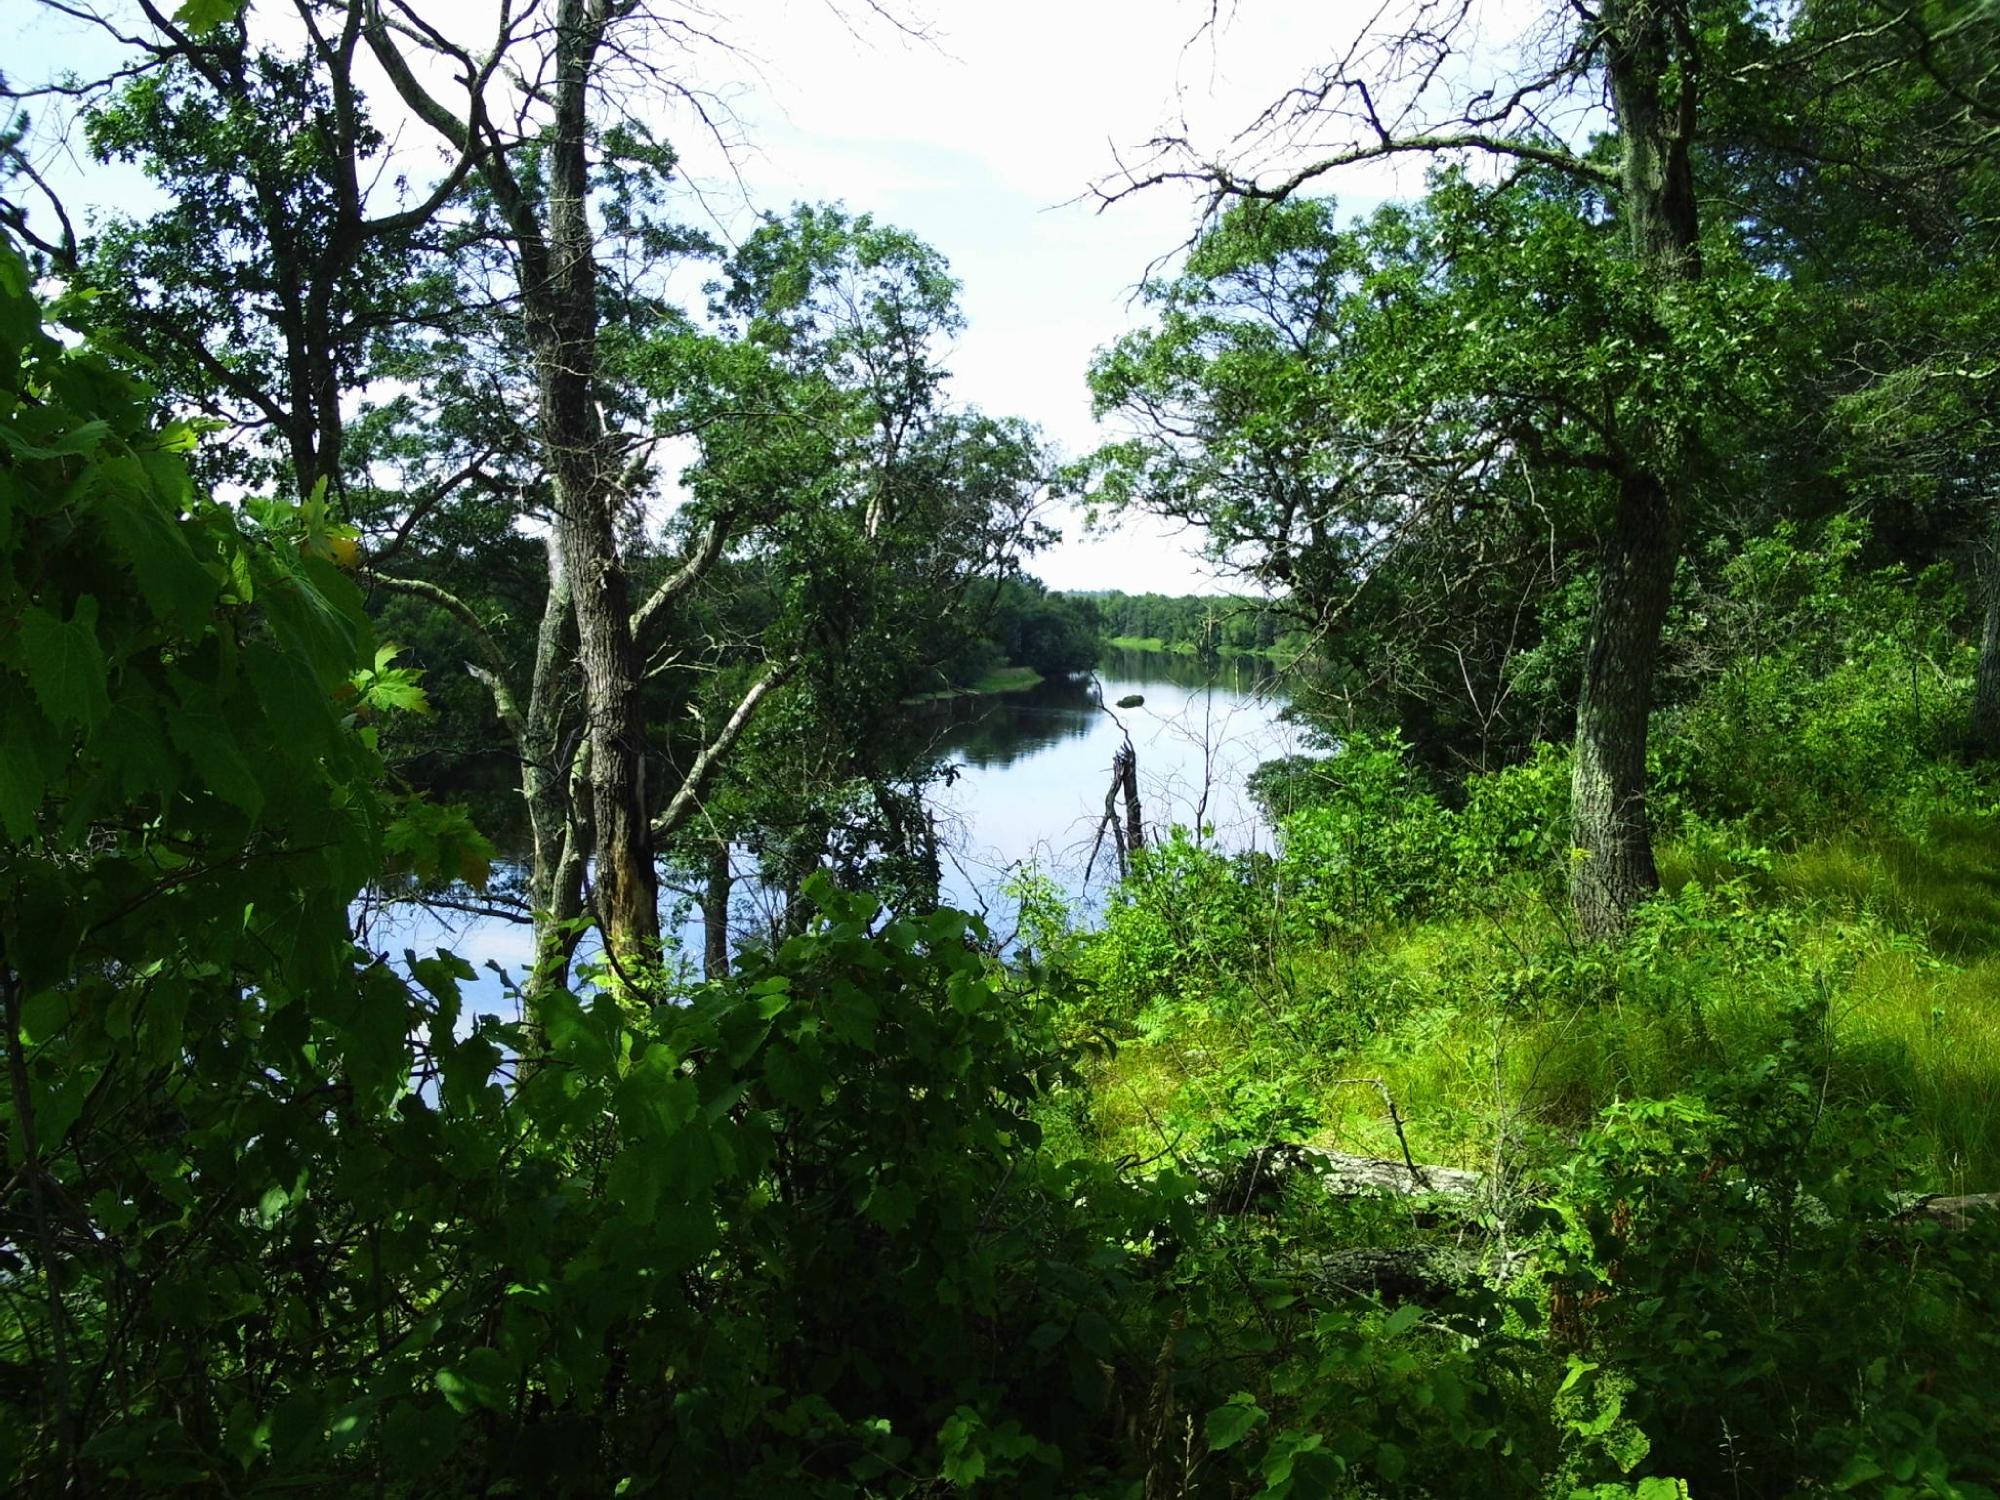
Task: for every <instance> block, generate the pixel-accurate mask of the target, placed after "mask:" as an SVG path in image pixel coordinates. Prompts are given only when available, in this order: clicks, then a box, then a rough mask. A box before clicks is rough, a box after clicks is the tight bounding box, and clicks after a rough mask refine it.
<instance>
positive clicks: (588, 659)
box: [521, 0, 660, 979]
mask: <svg viewBox="0 0 2000 1500" xmlns="http://www.w3.org/2000/svg"><path fill="white" fill-rule="evenodd" d="M603 25H604V21H603V17H602V16H601V15H600V14H598V13H595V12H594V11H593V9H592V8H591V7H590V6H588V5H586V4H585V3H584V0H562V3H561V4H560V5H559V6H558V8H557V11H556V78H555V96H556V97H555V121H554V127H553V129H552V131H551V132H550V136H549V139H548V141H547V142H546V148H545V149H546V151H547V158H546V160H547V174H548V175H547V182H548V206H547V235H546V240H545V246H546V249H545V255H544V256H543V257H529V256H524V257H523V261H522V287H521V296H522V306H523V310H524V312H525V314H526V318H527V326H528V333H529V343H530V346H531V348H532V349H533V351H534V357H535V364H536V381H537V385H538V387H539V391H538V394H539V397H540V401H539V406H540V419H541V429H542V445H543V449H544V451H545V453H546V454H547V457H548V463H549V469H550V473H551V475H552V477H553V478H554V480H555V511H556V523H555V532H556V541H557V545H558V546H559V547H560V548H561V551H562V562H563V566H564V569H565V570H566V571H567V573H568V577H569V586H570V591H571V598H572V601H573V605H574V608H575V612H576V635H577V657H578V665H579V666H580V667H581V668H582V672H583V702H584V726H585V747H586V749H587V751H588V754H589V757H590V781H589V784H590V824H591V831H592V852H593V854H594V856H595V857H594V862H593V869H592V871H591V891H590V901H591V905H592V907H593V908H594V915H595V917H596V919H597V923H598V925H599V927H600V928H601V929H602V930H603V934H604V945H605V954H606V957H607V958H608V959H609V960H610V962H611V964H612V967H613V968H614V970H616V971H618V972H619V973H620V974H621V976H623V977H624V978H628V979H629V978H632V977H634V971H633V966H634V965H644V964H647V963H649V962H651V961H652V960H654V959H656V958H657V957H658V954H659V944H660V897H659V876H658V872H657V870H656V868H655V866H654V862H653V837H652V820H651V816H650V809H649V808H648V806H647V800H646V780H645V764H646V722H645V714H644V711H643V708H642V705H641V701H640V694H639V685H640V681H641V678H642V675H643V672H642V667H643V663H642V662H641V661H640V659H639V651H638V647H637V645H636V643H635V642H634V640H633V637H632V601H631V599H630V597H629V596H628V588H627V582H626V575H625V566H624V560H623V559H622V558H621V557H620V556H619V551H618V536H617V521H618V516H617V511H618V505H619V501H620V498H621V494H620V485H619V467H620V455H618V454H617V453H615V452H614V451H612V444H611V441H610V434H608V433H607V432H606V431H605V428H604V423H603V420H602V418H601V416H600V414H599V411H598V404H597V397H598V390H597V384H598V371H597V336H598V308H597V262H596V255H597V240H596V235H595V233H594V232H593V230H592V228H591V225H590V216H589V192H590V168H589V141H590V130H589V96H590V83H591V74H592V69H593V65H594V61H595V58H596V53H597V48H598V46H599V45H600V43H601V42H602V40H603ZM537 259H539V260H540V261H541V263H540V264H536V263H535V261H536V260H537Z"/></svg>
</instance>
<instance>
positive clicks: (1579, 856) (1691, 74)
mask: <svg viewBox="0 0 2000 1500" xmlns="http://www.w3.org/2000/svg"><path fill="white" fill-rule="evenodd" d="M1603 27H1604V38H1605V48H1606V54H1605V55H1606V63H1607V71H1608V74H1609V81H1610V86H1611V102H1612V108H1613V111H1614V113H1615V114H1616V116H1617V121H1618V130H1619V140H1620V159H1619V180H1620V188H1621V192H1620V198H1619V210H1620V213H1621V214H1622V215H1623V216H1624V219H1625V225H1626V233H1627V235H1628V238H1629V242H1630V247H1631V254H1632V256H1633V258H1634V260H1635V261H1636V262H1637V263H1638V264H1639V266H1640V267H1642V268H1643V270H1644V271H1645V273H1646V277H1647V280H1648V282H1649V283H1650V284H1651V286H1652V289H1653V292H1654V295H1655V296H1656V297H1657V298H1659V299H1662V300H1664V299H1666V298H1669V297H1671V296H1672V295H1673V292H1674V289H1675V288H1676V287H1677V286H1680V285H1683V284H1685V283H1688V282H1691V281H1694V280H1696V279H1697V278H1699V276H1700V275H1701V250H1700V221H1699V215H1698V213H1697V209H1696V202H1695V191H1694V169H1693V161H1692V155H1691V153H1692V149H1693V144H1694V134H1695V119H1696V107H1697V103H1698V101H1699V97H1700V94H1699V88H1700V53H1699V48H1698V46H1697V45H1696V42H1695V39H1694V36H1693V32H1692V28H1691V26H1690V23H1689V17H1688V14H1687V7H1686V3H1685V0H1617V3H1615V4H1609V5H1607V6H1606V7H1605V8H1604V12H1603ZM1622 448H1623V451H1622V452H1621V453H1620V454H1619V455H1618V457H1617V458H1616V460H1615V461H1614V465H1613V467H1614V471H1615V478H1616V493H1615V496H1614V501H1613V511H1612V516H1611V523H1610V527H1609V532H1608V535H1607V537H1606V539H1605V543H1604V547H1603V552H1602V554H1601V556H1600V559H1599V566H1598V575H1597V597H1596V600H1595V601H1594V604H1593V607H1592V610H1591V621H1590V635H1589V639H1588V642H1587V644H1586V645H1585V648H1584V664H1583V682H1582V686H1581V689H1580V691H1579V693H1578V697H1577V713H1576V762H1575V770H1574V773H1573V779H1572V783H1571V792H1572V817H1573V820H1574V832H1573V836H1572V842H1573V844H1574V846H1575V852H1574V856H1573V859H1572V863H1571V877H1570V899H1571V903H1572V905H1573V907H1574V909H1575V912H1576V918H1577V922H1578V925H1579V926H1580V927H1581V928H1582V930H1583V932H1584V934H1585V935H1586V936H1587V937H1590V938H1593V939H1605V938H1612V937H1616V936H1617V935H1618V934H1619V933H1621V932H1623V931H1624V930H1625V928H1626V926H1627V925H1628V924H1629V923H1630V921H1631V916H1632V911H1633V909H1634V908H1635V907H1636V906H1637V905H1638V904H1639V903H1640V902H1641V901H1643V900H1644V899H1645V898H1646V897H1647V896H1648V895H1650V894H1651V893H1652V892H1653V891H1654V890H1655V889H1656V888H1657V887H1658V885H1659V874H1658V872H1657V870H1656V869H1655V867H1654V864H1653V839H1652V826H1651V823H1650V821H1649V819H1648V817H1647V813H1646V735H1647V726H1648V721H1649V719H1650V717H1651V713H1652V707H1653V674H1654V666H1655V663H1656V661H1657V659H1658V656H1659V646H1660V630H1661V627H1662V626H1663V625H1664V623H1665V621H1666V613H1667V602H1668V598H1669V596H1670V594H1671V591H1672V588H1673V579H1674V569H1675V566H1676V565H1677V564H1678V562H1679V561H1680V548H1681V532H1682V528H1683V525H1684V522H1685V517H1686V514H1687V504H1688V488H1689V477H1688V464H1687V441H1686V434H1685V433H1684V432H1683V431H1681V430H1680V427H1679V419H1678V418H1677V417H1676V416H1674V415H1673V414H1670V413H1662V414H1650V415H1647V416H1644V417H1642V418H1641V419H1640V421H1639V423H1638V424H1636V425H1635V430H1634V431H1633V432H1631V433H1630V434H1629V439H1628V441H1626V442H1625V443H1624V444H1623V445H1622Z"/></svg>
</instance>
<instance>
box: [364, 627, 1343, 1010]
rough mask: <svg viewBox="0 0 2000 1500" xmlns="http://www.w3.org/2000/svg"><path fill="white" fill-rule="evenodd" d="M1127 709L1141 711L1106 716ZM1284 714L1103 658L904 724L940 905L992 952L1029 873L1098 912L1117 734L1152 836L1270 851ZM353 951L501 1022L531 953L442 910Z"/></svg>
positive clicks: (1138, 664)
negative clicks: (458, 965)
mask: <svg viewBox="0 0 2000 1500" xmlns="http://www.w3.org/2000/svg"><path fill="white" fill-rule="evenodd" d="M1100 695H1101V696H1100ZM1135 696H1136V697H1139V698H1142V699H1143V700H1144V701H1143V703H1142V704H1140V705H1139V706H1137V707H1133V708H1118V707H1117V704H1118V703H1119V702H1120V701H1121V700H1124V699H1129V698H1132V697H1135ZM1100 702H1101V703H1102V704H1104V705H1109V706H1110V712H1106V711H1105V709H1104V708H1102V707H1100V706H1099V705H1100ZM1282 708H1283V700H1282V698H1281V697H1280V696H1279V695H1278V693H1277V691H1276V687H1275V683H1274V682H1273V680H1272V677H1271V673H1270V670H1269V668H1268V666H1267V664H1265V663H1263V662H1261V661H1258V660H1256V659H1253V658H1244V659H1238V660H1231V661H1224V662H1221V663H1218V664H1212V665H1210V664H1202V663H1198V662H1196V661H1194V660H1193V659H1192V658H1189V657H1185V656H1175V655H1170V654H1165V653H1158V652H1140V651H1116V652H1111V653H1108V654H1107V655H1106V657H1105V659H1104V661H1103V662H1102V663H1101V664H1100V666H1099V668H1098V671H1097V673H1096V675H1095V677H1094V678H1083V679H1077V680H1075V681H1057V682H1045V683H1043V684H1041V685H1040V686H1039V687H1036V688H1033V689H1030V690H1029V691H1027V692H1023V693H1014V694H1008V695H1005V696H1002V697H988V698H964V699H958V700H955V701H953V702H949V703H940V704H931V705H925V706H923V707H922V708H920V709H916V710H913V713H914V715H915V717H914V720H913V728H914V729H915V730H916V732H918V733H919V734H921V735H922V736H923V737H924V740H925V743H926V745H927V747H928V748H929V749H930V751H931V753H933V754H934V755H936V756H937V757H938V758H939V759H940V760H942V761H944V762H945V763H946V764H947V765H949V766H950V767H951V768H952V775H951V779H950V781H949V783H948V784H946V785H943V786H939V787H937V788H935V789H934V790H933V792H932V794H931V802H932V806H933V808H934V810H935V813H936V816H937V824H938V832H939V837H940V843H941V846H942V848H943V852H944V857H943V864H944V889H943V897H944V899H945V901H946V902H947V903H948V904H951V905H954V906H958V907H962V908H964V909H965V910H968V911H973V912H979V913H982V914H983V915H985V916H987V917H988V918H989V921H990V923H991V925H992V926H993V928H994V929H995V931H996V932H997V933H999V934H1000V935H1001V936H1002V937H1005V936H1006V935H1007V934H1008V933H1009V932H1011V930H1012V927H1013V921H1012V909H1011V908H1012V904H1011V903H1010V902H1009V901H1008V900H1007V899H1006V897H1005V895H1004V892H1003V888H1004V887H1005V885H1006V884H1007V882H1008V881H1009V880H1010V879H1011V878H1012V877H1013V876H1014V874H1015V873H1016V872H1018V871H1019V870H1021V869H1022V868H1024V867H1025V866H1028V865H1030V864H1032V865H1034V866H1035V867H1036V868H1038V869H1039V870H1041V871H1042V872H1043V873H1045V874H1047V875H1049V876H1050V877H1051V878H1052V879H1054V880H1055V881H1056V883H1057V884H1058V886H1060V887H1061V889H1062V890H1063V891H1064V893H1065V894H1066V895H1067V896H1068V898H1069V899H1070V901H1071V904H1072V906H1073V907H1074V908H1075V909H1077V910H1078V912H1079V913H1080V914H1082V915H1086V916H1087V915H1088V914H1089V913H1091V912H1092V911H1094V910H1095V909H1097V907H1098V905H1099V903H1100V902H1101V900H1102V898H1103V894H1104V891H1105V889H1106V887H1107V885H1108V877H1109V875H1110V873H1112V872H1113V871H1114V870H1115V859H1116V857H1115V855H1114V853H1113V851H1112V848H1111V843H1110V840H1109V838H1107V839H1106V840H1105V842H1104V845H1103V847H1102V848H1101V849H1100V850H1098V852H1097V857H1096V862H1095V867H1094V869H1092V870H1091V871H1090V873H1089V878H1088V880H1086V879H1085V873H1086V871H1085V867H1086V865H1087V864H1088V863H1089V862H1090V855H1091V848H1092V842H1093V839H1094V837H1095V834H1096V831H1097V827H1098V824H1099V822H1100V820H1101V819H1102V817H1103V812H1104V794H1105V790H1106V788H1107V787H1108V785H1109V783H1110V775H1111V757H1112V754H1113V752H1114V751H1115V750H1116V749H1117V748H1118V746H1119V744H1120V743H1121V742H1122V740H1123V738H1124V736H1125V734H1127V733H1129V734H1130V735H1131V738H1132V745H1133V749H1134V750H1135V751H1136V752H1137V756H1138V772H1139V787H1140V793H1141V801H1142V804H1143V808H1144V814H1145V822H1146V826H1147V828H1148V830H1149V831H1152V832H1158V831H1161V830H1164V829H1166V828H1167V827H1169V826H1171V825H1173V824H1181V825H1183V826H1186V827H1189V828H1205V829H1206V830H1208V831H1207V832H1206V833H1204V834H1203V837H1204V838H1205V839H1206V840H1207V841H1208V842H1209V843H1210V844H1211V845H1213V846H1214V847H1217V848H1220V849H1224V850H1228V851H1232V852H1233V851H1237V850H1242V849H1249V848H1263V847H1268V846H1269V841H1270V830H1269V828H1268V827H1267V826H1266V825H1265V823H1264V821H1263V819H1262V817H1261V816H1260V815H1259V812H1258V810H1257V807H1256V805H1255V804H1254V802H1252V801H1251V799H1250V798H1249V796H1248V795H1247V794H1246V792H1245V791H1244V782H1245V779H1246V778H1247V777H1248V775H1249V773H1250V772H1251V771H1252V770H1254V769H1255V768H1256V767H1257V765H1258V764H1259V763H1260V762H1262V761H1265V760H1269V759H1271V758H1272V757H1274V756H1279V755H1286V754H1292V753H1296V752H1299V751H1302V750H1303V749H1305V748H1306V747H1305V742H1304V737H1303V734H1302V732H1301V731H1300V730H1299V729H1297V728H1296V727H1295V726H1293V725H1291V724H1288V723H1287V722H1285V721H1284V720H1283V719H1282V718H1281V717H1280V710H1281V709H1282ZM742 899H743V901H744V903H745V907H746V909H745V912H744V913H743V921H742V924H741V925H744V926H750V927H754V926H756V925H757V923H758V917H757V913H756V911H755V905H756V892H755V891H754V889H753V888H751V887H750V886H749V884H748V882H745V884H744V887H743V896H742ZM733 925H735V924H733ZM681 939H682V943H683V946H684V949H685V951H686V952H687V953H688V954H690V955H691V956H693V957H695V958H698V957H699V954H700V951H701V933H700V926H699V919H698V918H691V919H690V920H689V922H688V923H687V924H686V925H685V928H684V930H683V931H682V933H681ZM364 940H365V941H366V942H367V943H368V945H369V946H370V947H371V948H372V949H374V950H375V951H378V952H383V953H386V954H388V955H390V956H391V957H392V958H399V957H400V956H401V954H402V953H403V951H404V949H406V948H414V949H416V950H418V951H419V952H428V951H430V950H431V949H433V948H438V947H445V948H450V949H452V950H453V951H455V952H456V953H458V954H459V955H460V956H461V957H463V958H465V959H466V960H468V961H469V962H470V963H472V964H473V966H474V967H475V968H477V969H479V970H480V979H479V981H478V982H477V983H476V984H474V985H471V986H468V987H467V989H468V994H467V997H466V998H467V1004H468V1008H470V1009H476V1010H481V1011H489V1012H495V1013H502V1014H511V1013H512V1010H513V1006H512V1004H511V1000H510V998H509V993H508V987H507V985H506V984H505V983H504V982H503V980H502V978H501V977H500V973H496V972H495V969H496V968H497V970H499V971H501V972H503V973H505V974H507V975H510V976H514V977H518V976H519V975H520V974H521V972H522V971H523V970H524V968H525V966H526V964H527V962H528V960H529V958H530V956H531V953H532V942H531V938H530V934H529V930H528V928H527V927H526V926H524V925H521V924H519V923H516V922H511V921H509V920H507V919H506V918H504V917H498V916H481V915H476V914H472V913H467V912H462V911H454V910H448V909H446V908H443V907H416V906H408V905H398V906H392V907H383V908H379V909H375V910H372V911H369V912H368V913H366V921H365V932H364Z"/></svg>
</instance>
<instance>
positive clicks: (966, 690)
mask: <svg viewBox="0 0 2000 1500" xmlns="http://www.w3.org/2000/svg"><path fill="white" fill-rule="evenodd" d="M1047 680H1048V679H1047V678H1045V677H1043V676H1042V674H1041V673H1040V672H1037V671H1036V670H1035V669H1034V668H1033V667H995V668H994V669H993V670H992V671H991V672H988V673H987V674H986V675H985V676H984V677H981V678H980V679H979V680H978V681H977V682H971V683H967V684H966V685H965V686H963V687H948V688H939V689H938V690H937V691H936V692H931V693H918V694H917V695H916V696H915V697H913V698H906V699H904V700H903V701H904V702H906V703H949V702H951V701H952V700H953V699H956V698H997V697H1000V696H1002V695H1004V694H1007V693H1025V692H1027V691H1028V690H1029V689H1030V688H1038V687H1040V686H1041V685H1042V684H1043V683H1044V682H1046V681H1047Z"/></svg>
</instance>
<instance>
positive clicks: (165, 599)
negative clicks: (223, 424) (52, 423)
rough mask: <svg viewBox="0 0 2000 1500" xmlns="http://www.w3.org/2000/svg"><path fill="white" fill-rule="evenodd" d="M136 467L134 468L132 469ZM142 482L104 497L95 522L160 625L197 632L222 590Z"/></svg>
mask: <svg viewBox="0 0 2000 1500" xmlns="http://www.w3.org/2000/svg"><path fill="white" fill-rule="evenodd" d="M136 467H137V465H136V464H134V468H136ZM138 478H139V481H141V482H140V483H135V484H134V485H133V486H131V487H130V488H127V487H123V486H121V487H119V488H118V490H117V491H116V492H114V493H111V494H108V495H106V496H105V497H104V499H103V501H102V503H101V504H100V505H99V506H98V510H97V517H98V522H99V524H100V525H101V526H102V527H103V528H104V534H105V536H106V537H107V538H108V539H109V541H110V543H111V547H112V550H113V551H114V552H116V553H117V554H118V555H119V556H120V557H122V558H124V559H125V562H126V564H127V565H128V566H129V567H130V568H131V569H132V572H133V575H134V576H135V577H136V578H137V579H138V580H139V592H140V593H142V594H143V595H145V598H146V603H147V605H148V606H149V607H150V608H151V609H152V611H153V613H154V614H155V615H157V616H159V617H160V618H161V619H163V620H171V621H173V622H175V623H176V624H178V625H180V626H181V627H182V628H183V629H185V630H187V631H189V632H193V631H194V630H196V629H198V628H199V627H200V625H201V623H202V620H203V618H204V617H205V616H206V615H207V614H208V611H209V609H210V608H211V607H212V606H213V605H214V603H215V599H216V595H217V593H218V592H219V591H220V586H219V585H218V583H217V582H216V580H215V578H214V576H213V575H212V574H210V572H209V571H208V569H207V568H205V567H203V566H202V565H201V563H200V562H199V561H197V560H196V558H195V555H194V552H193V550H192V549H191V548H190V547H189V546H188V543H187V537H186V536H185V535H184V534H183V532H182V530H181V528H180V526H178V525H176V524H175V522H174V520H173V518H172V517H170V516H169V515H168V514H167V512H166V511H165V509H164V508H163V507H162V506H161V505H160V504H159V502H158V501H157V500H155V499H154V497H153V496H152V495H151V494H150V493H148V492H147V491H146V490H145V489H144V488H143V487H142V483H143V479H144V475H143V474H140V475H139V476H138Z"/></svg>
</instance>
